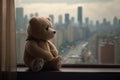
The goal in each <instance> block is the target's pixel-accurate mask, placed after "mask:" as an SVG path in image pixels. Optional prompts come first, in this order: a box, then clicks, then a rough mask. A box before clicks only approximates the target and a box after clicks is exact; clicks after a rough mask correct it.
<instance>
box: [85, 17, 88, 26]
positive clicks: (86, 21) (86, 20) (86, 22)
mask: <svg viewBox="0 0 120 80" xmlns="http://www.w3.org/2000/svg"><path fill="white" fill-rule="evenodd" d="M85 25H86V26H88V25H89V18H88V17H86V18H85Z"/></svg>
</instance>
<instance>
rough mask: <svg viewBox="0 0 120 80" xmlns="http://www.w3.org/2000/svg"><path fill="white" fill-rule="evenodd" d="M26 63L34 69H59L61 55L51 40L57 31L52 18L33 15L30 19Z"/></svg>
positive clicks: (25, 55)
mask: <svg viewBox="0 0 120 80" xmlns="http://www.w3.org/2000/svg"><path fill="white" fill-rule="evenodd" d="M27 32H28V38H27V42H26V45H25V51H24V63H25V64H26V65H27V66H28V67H29V69H31V70H32V71H36V72H37V71H41V70H59V69H60V67H61V57H60V56H59V55H58V50H57V48H56V47H55V45H54V44H53V43H52V42H51V41H50V39H52V38H53V37H54V35H55V33H56V31H55V30H54V29H53V27H52V23H51V19H50V18H43V17H33V18H31V20H30V21H29V26H28V30H27Z"/></svg>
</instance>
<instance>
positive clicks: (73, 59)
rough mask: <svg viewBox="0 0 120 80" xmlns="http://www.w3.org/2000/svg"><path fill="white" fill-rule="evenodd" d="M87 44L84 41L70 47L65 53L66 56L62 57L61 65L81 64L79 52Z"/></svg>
mask: <svg viewBox="0 0 120 80" xmlns="http://www.w3.org/2000/svg"><path fill="white" fill-rule="evenodd" d="M87 44H88V42H86V41H82V42H78V44H77V45H76V46H75V47H72V48H70V49H69V51H67V53H66V55H65V56H63V59H62V63H63V64H76V63H80V62H81V58H80V56H81V51H82V49H84V47H85V46H86V45H87Z"/></svg>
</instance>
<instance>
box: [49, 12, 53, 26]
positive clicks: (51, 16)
mask: <svg viewBox="0 0 120 80" xmlns="http://www.w3.org/2000/svg"><path fill="white" fill-rule="evenodd" d="M49 17H50V18H51V19H52V23H53V24H54V15H52V14H50V15H49Z"/></svg>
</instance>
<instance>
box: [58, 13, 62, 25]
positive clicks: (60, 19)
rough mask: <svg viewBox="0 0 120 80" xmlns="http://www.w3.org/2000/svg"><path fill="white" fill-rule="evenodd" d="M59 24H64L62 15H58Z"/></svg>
mask: <svg viewBox="0 0 120 80" xmlns="http://www.w3.org/2000/svg"><path fill="white" fill-rule="evenodd" d="M58 24H60V25H61V24H62V15H59V16H58Z"/></svg>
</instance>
